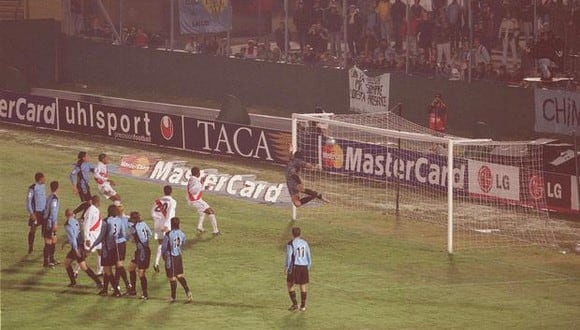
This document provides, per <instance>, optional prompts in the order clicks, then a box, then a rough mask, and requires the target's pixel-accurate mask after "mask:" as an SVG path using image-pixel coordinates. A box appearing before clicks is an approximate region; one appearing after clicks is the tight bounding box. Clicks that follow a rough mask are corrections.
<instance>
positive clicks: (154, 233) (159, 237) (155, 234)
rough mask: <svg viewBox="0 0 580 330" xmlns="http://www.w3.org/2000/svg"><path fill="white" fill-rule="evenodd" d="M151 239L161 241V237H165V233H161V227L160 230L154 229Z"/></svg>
mask: <svg viewBox="0 0 580 330" xmlns="http://www.w3.org/2000/svg"><path fill="white" fill-rule="evenodd" d="M153 237H154V238H155V239H156V240H160V239H163V237H165V231H163V227H161V228H157V227H155V231H154V232H153Z"/></svg>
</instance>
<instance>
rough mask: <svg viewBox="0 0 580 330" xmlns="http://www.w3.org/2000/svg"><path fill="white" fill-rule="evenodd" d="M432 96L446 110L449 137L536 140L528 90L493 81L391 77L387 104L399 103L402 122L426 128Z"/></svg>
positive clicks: (531, 98) (406, 76) (532, 94)
mask: <svg viewBox="0 0 580 330" xmlns="http://www.w3.org/2000/svg"><path fill="white" fill-rule="evenodd" d="M435 93H441V94H442V95H443V100H444V101H445V103H447V105H448V106H449V115H448V118H449V119H448V127H447V128H448V131H449V132H450V133H451V134H454V135H458V136H469V137H476V138H484V137H485V138H487V137H492V138H493V139H494V140H503V139H530V138H534V137H536V136H537V134H535V133H534V90H533V89H531V88H530V89H527V88H510V87H507V86H506V85H505V84H504V83H499V82H494V81H474V82H472V83H471V84H467V83H465V82H462V81H448V80H444V79H428V78H423V77H415V76H408V75H405V74H397V73H395V74H391V90H390V95H391V104H397V103H402V104H403V117H405V118H406V119H409V120H411V121H413V122H416V123H418V124H421V125H423V126H428V125H427V108H428V106H429V104H431V101H432V100H433V97H434V94H435ZM478 122H480V123H479V124H478ZM483 123H484V124H483Z"/></svg>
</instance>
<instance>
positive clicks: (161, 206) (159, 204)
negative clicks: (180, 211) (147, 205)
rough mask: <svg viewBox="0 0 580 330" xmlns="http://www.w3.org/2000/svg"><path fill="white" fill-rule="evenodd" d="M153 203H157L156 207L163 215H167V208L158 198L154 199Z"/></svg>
mask: <svg viewBox="0 0 580 330" xmlns="http://www.w3.org/2000/svg"><path fill="white" fill-rule="evenodd" d="M155 205H157V209H159V211H160V212H161V214H163V216H164V217H167V210H166V209H165V207H163V206H164V205H163V203H161V201H160V200H159V199H156V200H155Z"/></svg>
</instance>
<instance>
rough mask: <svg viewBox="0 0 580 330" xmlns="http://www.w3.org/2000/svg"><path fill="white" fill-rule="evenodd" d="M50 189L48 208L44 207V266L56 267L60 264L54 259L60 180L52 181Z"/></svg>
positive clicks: (47, 201)
mask: <svg viewBox="0 0 580 330" xmlns="http://www.w3.org/2000/svg"><path fill="white" fill-rule="evenodd" d="M50 191H51V192H52V194H51V195H50V196H48V199H47V200H46V208H45V209H44V223H43V224H42V236H43V237H44V251H43V256H44V267H54V265H56V264H58V263H57V261H56V260H55V259H54V252H55V250H56V230H57V228H58V226H57V222H58V208H59V201H58V196H57V193H58V181H52V182H51V183H50Z"/></svg>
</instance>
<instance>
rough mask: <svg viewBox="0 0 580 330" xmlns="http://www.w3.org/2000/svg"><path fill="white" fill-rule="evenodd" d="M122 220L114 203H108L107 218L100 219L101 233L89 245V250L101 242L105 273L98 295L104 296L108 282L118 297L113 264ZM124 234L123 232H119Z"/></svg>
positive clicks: (115, 262) (115, 259)
mask: <svg viewBox="0 0 580 330" xmlns="http://www.w3.org/2000/svg"><path fill="white" fill-rule="evenodd" d="M122 228H123V223H122V220H121V219H120V218H119V209H118V208H117V206H116V205H109V208H108V209H107V218H106V219H105V220H103V221H102V225H101V234H100V235H99V237H98V238H97V239H96V240H95V242H94V243H93V244H92V245H91V247H90V249H89V250H92V249H94V248H95V246H97V245H98V244H102V248H101V253H102V259H101V262H102V264H103V268H104V271H105V275H104V277H103V289H102V290H101V291H100V292H99V295H101V296H106V295H107V294H108V290H109V283H110V284H111V286H112V287H113V295H114V296H115V297H120V296H121V292H120V291H119V286H118V282H117V281H116V279H115V276H113V266H114V265H116V264H117V261H118V260H119V251H118V250H117V248H118V246H117V236H118V234H119V231H120V230H123V229H122ZM121 234H123V235H124V234H125V233H121Z"/></svg>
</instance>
